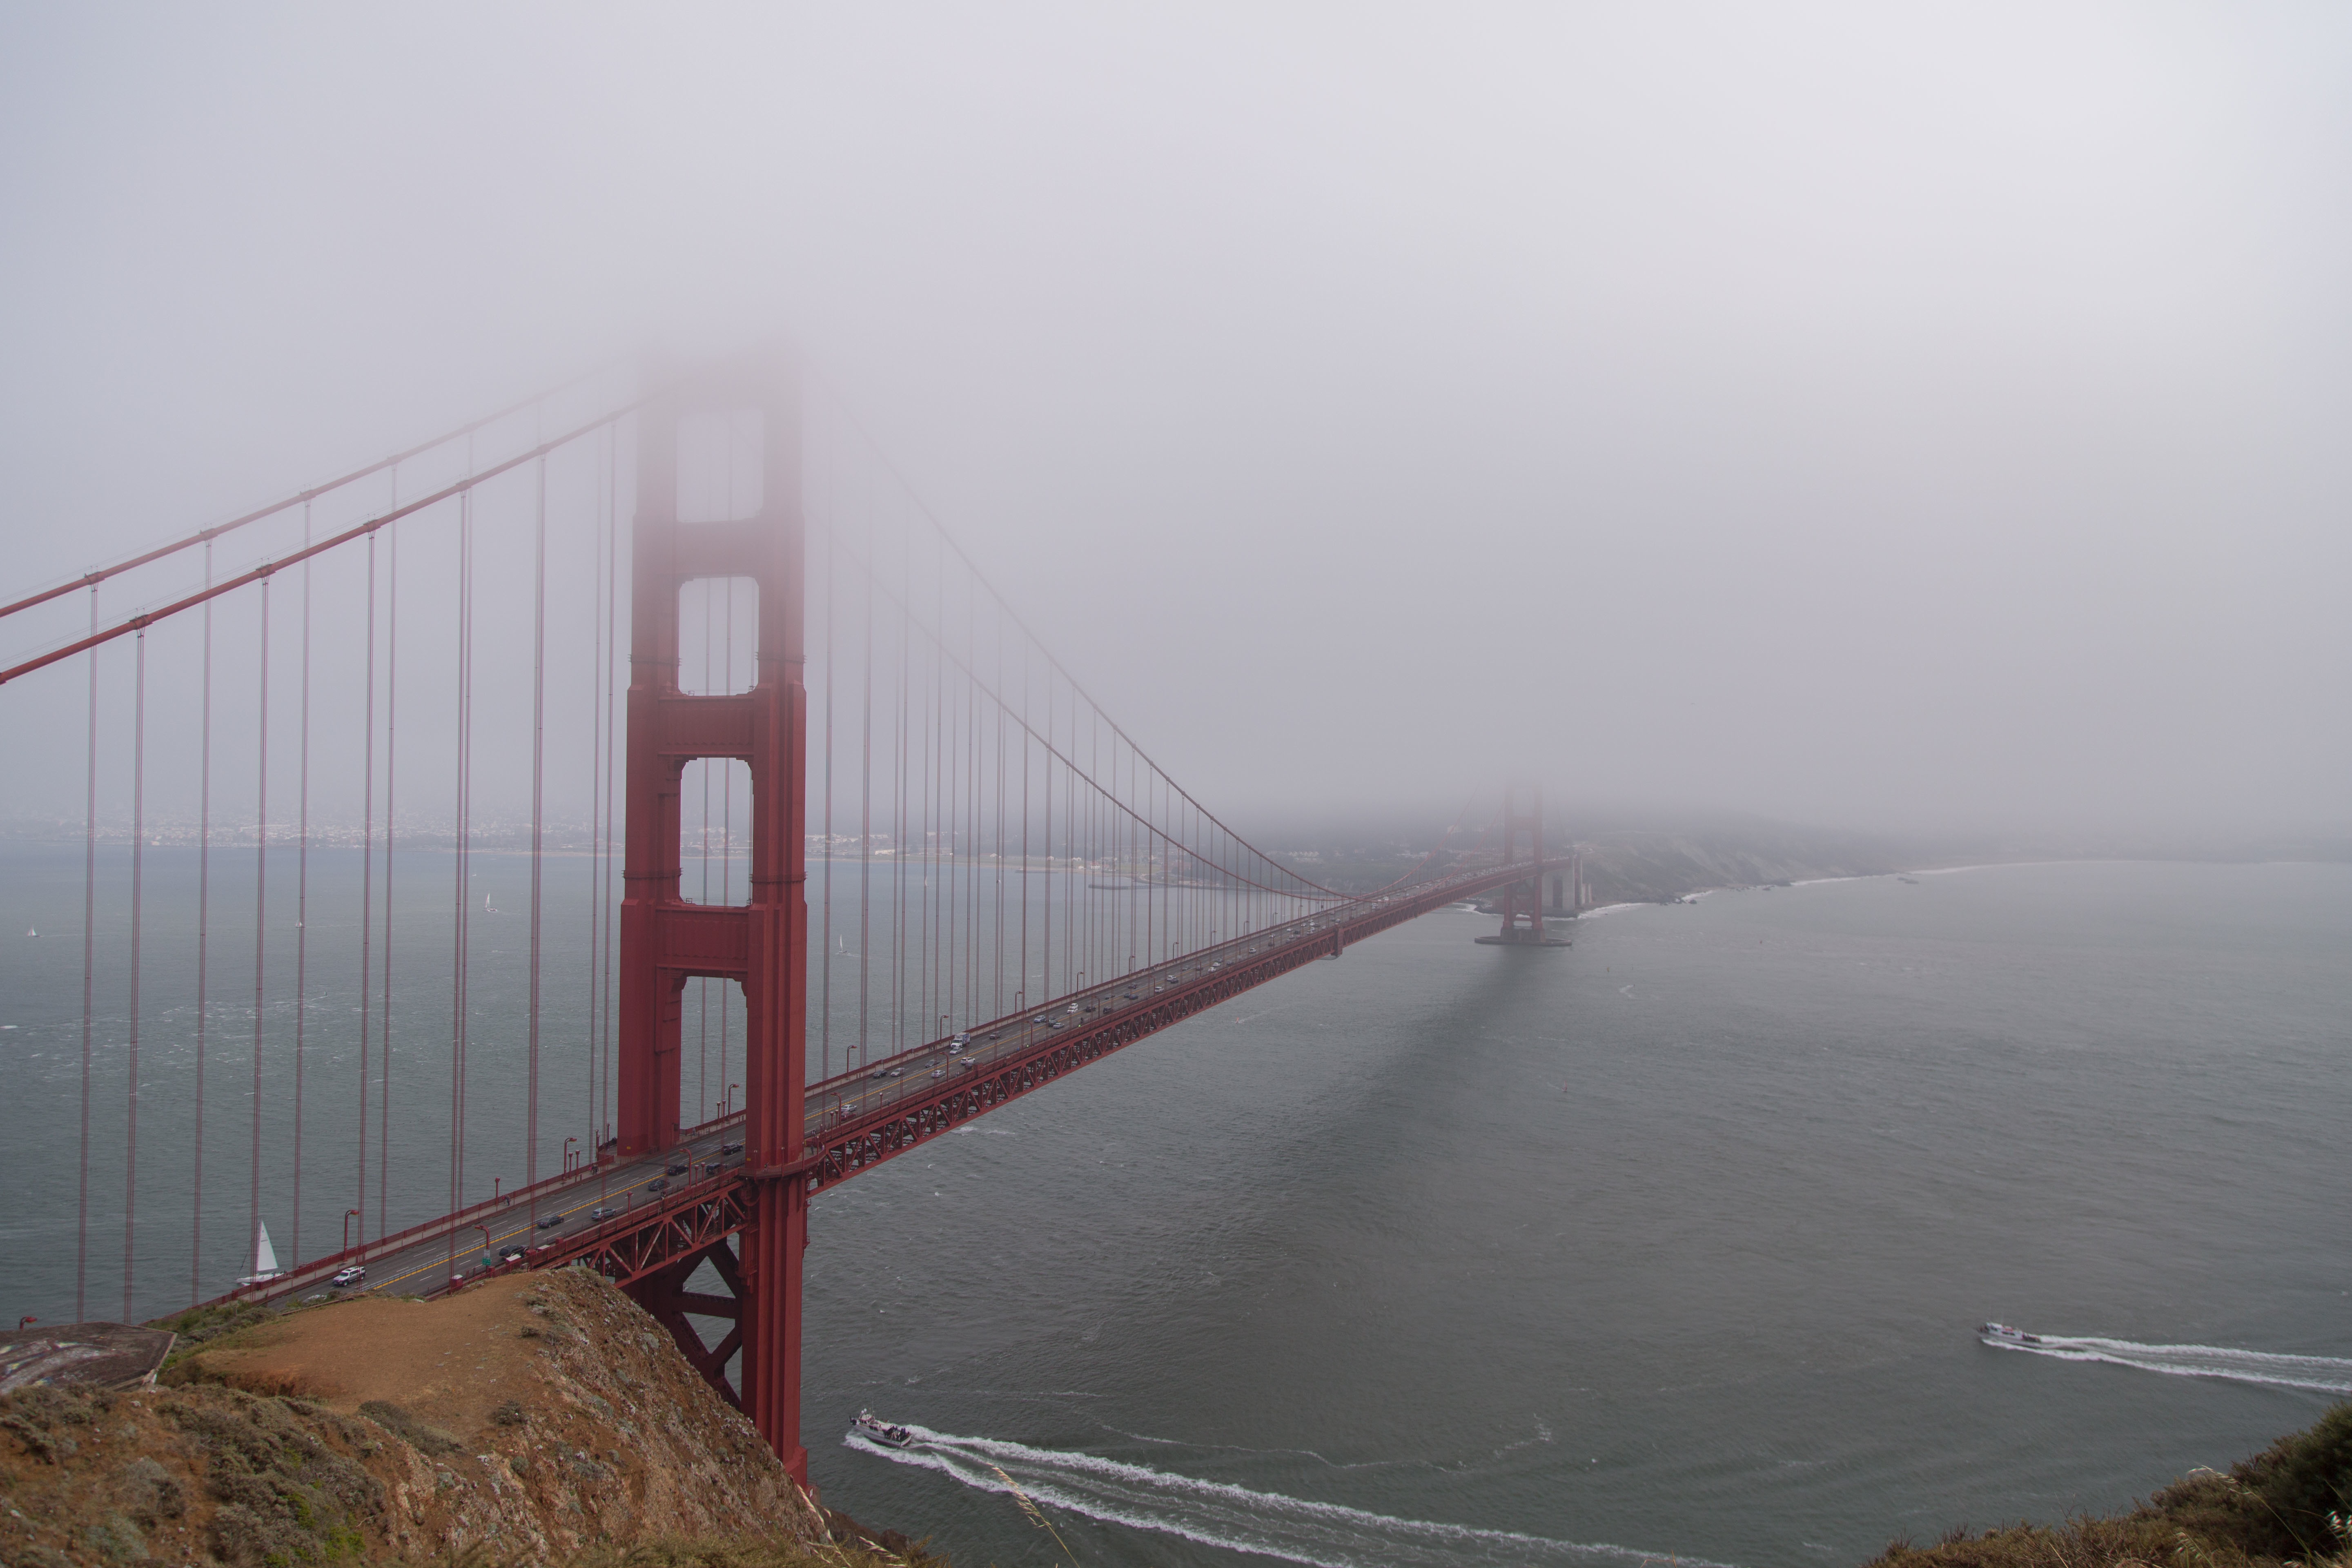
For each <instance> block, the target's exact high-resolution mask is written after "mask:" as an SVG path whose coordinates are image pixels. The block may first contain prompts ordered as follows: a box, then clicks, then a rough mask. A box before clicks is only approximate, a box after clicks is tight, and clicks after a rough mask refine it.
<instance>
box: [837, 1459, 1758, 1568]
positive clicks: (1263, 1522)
mask: <svg viewBox="0 0 2352 1568" xmlns="http://www.w3.org/2000/svg"><path fill="white" fill-rule="evenodd" d="M908 1430H909V1431H911V1432H912V1433H913V1434H914V1438H915V1440H914V1442H913V1443H912V1444H910V1445H909V1446H908V1447H904V1448H889V1447H882V1446H881V1445H879V1444H876V1443H870V1442H867V1441H866V1440H865V1439H864V1438H862V1437H859V1436H856V1435H855V1434H852V1435H851V1436H847V1437H845V1438H844V1439H843V1441H844V1443H845V1445H846V1446H847V1447H852V1448H856V1449H858V1450H860V1451H861V1452H864V1453H868V1454H872V1455H875V1456H877V1458H885V1459H890V1460H894V1461H896V1462H897V1463H898V1464H902V1465H917V1466H920V1467H922V1468H926V1469H932V1470H939V1471H940V1472H942V1473H944V1474H946V1475H950V1476H952V1477H954V1478H955V1479H957V1480H959V1481H961V1482H962V1483H963V1484H964V1485H966V1486H968V1487H972V1488H975V1489H979V1490H981V1491H989V1492H997V1493H1000V1494H1009V1493H1010V1492H1011V1491H1012V1490H1013V1489H1014V1488H1016V1487H1017V1488H1019V1489H1020V1490H1021V1491H1022V1492H1023V1493H1024V1494H1025V1495H1026V1496H1027V1497H1028V1498H1029V1499H1030V1500H1032V1501H1034V1502H1038V1503H1042V1504H1045V1505H1046V1506H1047V1507H1050V1508H1056V1509H1066V1510H1068V1511H1070V1512H1072V1513H1076V1514H1081V1515H1084V1516H1085V1517H1086V1518H1088V1519H1094V1520H1100V1521H1104V1522H1106V1523H1110V1524H1124V1525H1128V1526H1130V1527H1132V1528H1134V1529H1138V1530H1153V1531H1161V1532H1162V1533H1164V1534H1169V1535H1175V1536H1181V1537H1182V1538H1183V1539H1185V1540H1187V1541H1194V1542H1200V1543H1201V1544H1202V1545H1204V1546H1222V1547H1224V1548H1226V1549H1228V1550H1230V1551H1234V1552H1254V1553H1256V1554H1257V1555H1260V1556H1265V1557H1274V1558H1279V1559H1281V1560H1282V1561H1284V1562H1286V1563H1311V1564H1315V1565H1316V1568H1506V1565H1507V1568H1550V1565H1552V1564H1569V1563H1574V1564H1578V1565H1580V1568H1592V1565H1593V1564H1596V1563H1625V1564H1629V1565H1633V1564H1640V1563H1667V1562H1669V1561H1670V1560H1671V1561H1673V1562H1675V1563H1681V1564H1683V1565H1685V1568H1728V1565H1727V1564H1723V1563H1707V1562H1706V1561H1705V1560H1704V1559H1701V1558H1696V1557H1676V1558H1672V1559H1669V1557H1668V1555H1667V1554H1666V1553H1664V1552H1637V1551H1634V1550H1633V1549H1632V1548H1630V1547H1624V1546H1614V1545H1610V1544H1607V1543H1586V1542H1572V1541H1551V1540H1547V1539H1545V1538H1544V1537H1542V1536H1538V1535H1522V1534H1519V1533H1517V1531H1507V1530H1476V1529H1473V1528H1471V1527H1470V1526H1468V1525H1460V1524H1437V1523H1433V1522H1430V1521H1424V1520H1415V1519H1397V1518H1394V1517H1391V1515H1388V1514H1381V1513H1370V1512H1367V1511H1366V1510H1362V1509H1355V1508H1343V1507H1340V1506H1339V1505H1338V1504H1336V1503H1324V1502H1308V1501H1306V1500H1303V1499H1299V1498H1292V1497H1284V1496H1282V1495H1281V1494H1280V1493H1278V1492H1260V1491H1252V1490H1250V1489H1247V1488H1245V1487H1236V1486H1229V1485H1226V1484H1224V1483H1223V1482H1219V1481H1202V1480H1195V1479H1192V1477H1190V1476H1179V1475H1171V1473H1169V1472H1168V1471H1165V1470H1155V1469H1152V1468H1150V1467H1149V1466H1146V1465H1130V1464H1124V1463H1121V1462H1120V1461H1118V1460H1116V1459H1102V1458H1096V1457H1095V1456H1093V1455H1091V1454H1079V1453H1066V1452H1061V1451H1058V1450H1055V1449H1051V1448H1033V1447H1029V1446H1028V1445H1026V1444H1024V1443H1008V1442H1003V1441H1000V1440H997V1439H995V1438H990V1437H959V1436H954V1435H952V1434H950V1433H946V1432H934V1431H931V1430H930V1429H929V1428H928V1427H924V1426H909V1427H908Z"/></svg>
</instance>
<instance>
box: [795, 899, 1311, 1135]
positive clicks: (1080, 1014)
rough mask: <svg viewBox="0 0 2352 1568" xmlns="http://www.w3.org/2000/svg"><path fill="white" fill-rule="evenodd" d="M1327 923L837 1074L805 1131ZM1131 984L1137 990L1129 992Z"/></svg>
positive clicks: (1161, 968) (914, 1092)
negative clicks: (957, 1047) (857, 1072)
mask: <svg viewBox="0 0 2352 1568" xmlns="http://www.w3.org/2000/svg"><path fill="white" fill-rule="evenodd" d="M1327 927H1328V922H1324V921H1317V922H1315V923H1314V924H1313V925H1307V924H1304V923H1302V924H1301V925H1300V926H1299V927H1298V928H1297V933H1296V934H1293V933H1292V932H1291V931H1290V929H1289V928H1285V929H1284V931H1283V933H1282V938H1281V940H1277V941H1274V942H1265V941H1264V940H1261V941H1259V942H1255V943H1252V944H1249V945H1246V946H1243V947H1241V948H1239V949H1237V950H1236V951H1234V952H1226V951H1225V950H1224V949H1223V948H1217V949H1212V950H1211V953H1212V954H1213V956H1211V955H1199V954H1196V955H1193V956H1192V957H1189V958H1180V959H1174V960H1171V961H1170V962H1169V963H1165V964H1160V965H1155V966H1154V967H1153V968H1151V969H1148V970H1138V971H1137V972H1136V973H1134V974H1132V975H1129V976H1128V977H1126V978H1124V979H1122V980H1118V981H1114V982H1112V983H1111V984H1108V985H1105V986H1102V987H1098V988H1095V989H1092V990H1088V991H1082V992H1079V993H1076V994H1075V995H1071V996H1065V997H1061V998H1058V999H1056V1000H1055V1004H1054V1010H1053V1011H1052V1012H1051V1013H1050V1014H1033V1015H1031V1016H1030V1017H1029V1018H1028V1019H1027V1020H1024V1022H1022V1023H1019V1024H1016V1025H1009V1026H1006V1027H1004V1028H1003V1029H998V1030H992V1031H991V1032H989V1033H988V1034H985V1035H981V1034H975V1036H974V1038H973V1040H972V1043H971V1045H969V1046H967V1047H964V1048H963V1049H962V1050H961V1051H952V1050H950V1048H949V1044H948V1041H946V1040H940V1041H936V1042H934V1043H932V1044H930V1045H928V1046H923V1047H918V1048H916V1049H915V1050H913V1051H909V1052H908V1053H906V1054H905V1055H903V1056H899V1057H897V1058H891V1059H890V1060H889V1061H888V1062H887V1065H885V1066H883V1067H879V1068H876V1069H874V1071H873V1072H872V1073H870V1074H868V1075H867V1078H866V1081H863V1082H860V1081H858V1080H856V1079H849V1078H847V1077H844V1078H840V1079H834V1080H833V1082H834V1083H835V1084H836V1085H839V1086H841V1087H840V1088H839V1089H831V1090H827V1089H820V1091H819V1099H820V1100H821V1103H820V1104H818V1105H816V1106H814V1107H812V1108H811V1110H810V1111H809V1114H808V1116H807V1118H806V1121H805V1123H804V1132H805V1135H806V1136H807V1137H809V1138H811V1139H817V1138H822V1137H823V1136H824V1134H825V1133H827V1132H829V1131H832V1130H833V1129H834V1128H835V1127H837V1126H839V1125H841V1124H842V1123H844V1122H847V1121H856V1120H857V1119H858V1118H859V1117H861V1116H865V1115H868V1114H870V1113H872V1112H874V1111H877V1110H888V1109H889V1108H890V1107H891V1106H892V1105H894V1104H896V1103H898V1101H899V1100H907V1099H913V1098H917V1097H919V1095H922V1094H927V1093H928V1092H929V1089H930V1088H931V1086H932V1084H933V1083H934V1082H936V1081H937V1080H940V1079H948V1078H951V1077H954V1076H956V1075H957V1074H959V1073H961V1072H964V1071H973V1072H977V1071H979V1070H980V1069H982V1068H985V1067H988V1066H990V1065H992V1064H993V1063H995V1062H997V1061H1000V1060H1003V1059H1004V1058H1011V1057H1015V1056H1018V1055H1020V1054H1021V1053H1022V1052H1024V1051H1026V1050H1027V1049H1028V1048H1029V1047H1032V1046H1034V1045H1035V1044H1037V1043H1038V1042H1039V1041H1041V1040H1045V1039H1049V1038H1051V1037H1053V1036H1055V1035H1056V1034H1059V1033H1060V1032H1061V1031H1062V1030H1064V1029H1066V1028H1067V1027H1069V1026H1071V1025H1072V1024H1076V1023H1093V1022H1097V1021H1098V1020H1099V1019H1101V1018H1103V1017H1107V1016H1116V1015H1117V1014H1118V1013H1121V1012H1125V1011H1128V1010H1129V1009H1132V1008H1138V1007H1143V1006H1146V1005H1150V1001H1151V998H1152V997H1153V996H1155V995H1158V994H1161V993H1163V992H1165V991H1166V990H1167V988H1168V987H1169V986H1170V985H1172V984H1181V982H1182V981H1183V980H1184V978H1185V977H1186V976H1189V975H1196V974H1206V973H1211V972H1213V971H1215V970H1220V969H1223V968H1224V967H1225V966H1226V965H1227V964H1229V963H1233V962H1234V960H1236V959H1239V958H1244V957H1249V956H1253V955H1255V954H1256V953H1258V952H1274V951H1276V949H1279V948H1283V947H1288V946H1293V945H1296V944H1297V943H1299V942H1307V941H1310V940H1312V938H1313V937H1314V934H1315V932H1316V931H1318V930H1322V929H1327ZM1146 987H1149V989H1146ZM1130 992H1131V993H1133V994H1132V995H1130V994H1129V993H1130ZM813 1087H814V1086H813Z"/></svg>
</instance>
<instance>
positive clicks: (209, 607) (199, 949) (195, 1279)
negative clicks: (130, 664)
mask: <svg viewBox="0 0 2352 1568" xmlns="http://www.w3.org/2000/svg"><path fill="white" fill-rule="evenodd" d="M212 582H213V546H212V541H210V540H206V541H205V587H207V588H209V587H211V586H212ZM204 685H205V696H204V717H203V720H202V723H203V726H204V742H203V748H202V760H201V761H200V762H199V763H198V764H197V771H198V773H199V781H198V783H197V785H196V1142H195V1160H194V1165H195V1170H194V1176H193V1178H192V1179H191V1180H190V1182H189V1184H188V1194H189V1200H190V1206H191V1209H192V1213H193V1217H192V1218H191V1219H190V1221H189V1224H188V1304H189V1305H190V1306H192V1307H193V1306H194V1305H195V1304H196V1303H197V1302H198V1301H201V1300H204V1295H205V1292H204V1269H205V1024H206V1022H207V1021H208V1020H207V1016H206V1015H207V1012H208V1009H207V1008H206V1007H205V982H206V980H207V978H208V976H209V973H210V966H209V965H207V964H206V963H205V958H206V953H205V940H206V937H207V936H208V935H209V931H210V926H211V920H210V916H211V912H212V880H213V602H212V601H211V600H210V599H206V600H205V659H204Z"/></svg>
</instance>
